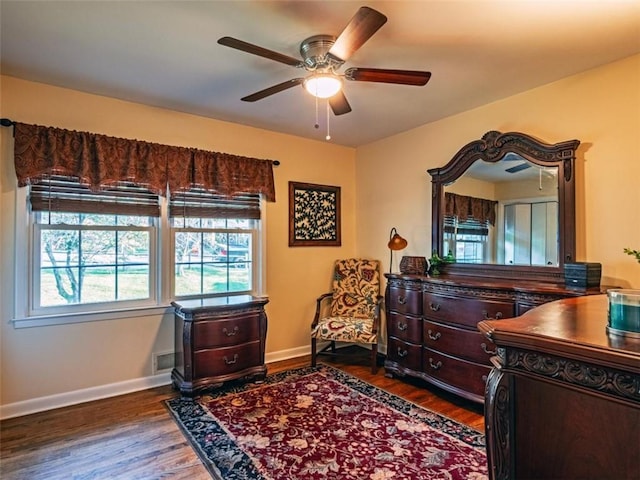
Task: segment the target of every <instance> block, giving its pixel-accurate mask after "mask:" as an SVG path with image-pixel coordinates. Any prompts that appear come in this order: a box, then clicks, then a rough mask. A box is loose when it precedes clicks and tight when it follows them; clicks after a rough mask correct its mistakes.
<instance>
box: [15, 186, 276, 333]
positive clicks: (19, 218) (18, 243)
mask: <svg viewBox="0 0 640 480" xmlns="http://www.w3.org/2000/svg"><path fill="white" fill-rule="evenodd" d="M15 200H16V201H15V206H16V207H15V229H14V232H15V264H14V265H15V271H14V279H15V282H14V285H15V287H14V288H15V289H14V315H13V319H12V320H11V322H12V323H13V326H14V327H15V328H29V327H38V326H51V325H66V324H72V323H82V322H92V321H103V320H118V319H134V318H137V317H147V316H150V315H165V314H166V315H173V307H172V306H171V301H172V300H173V297H172V292H173V281H174V280H173V277H174V274H173V269H174V258H175V256H174V252H173V245H172V243H173V241H172V231H171V230H172V229H171V228H170V223H169V218H168V200H167V199H166V198H165V197H160V211H161V214H160V217H159V218H158V219H157V222H156V227H155V230H156V234H155V235H151V236H150V243H152V244H154V245H153V247H154V249H155V253H151V255H150V263H151V265H150V275H152V276H153V281H152V285H151V289H150V297H151V298H152V299H153V300H151V299H149V300H143V301H123V302H119V301H118V302H109V303H108V304H107V303H100V304H93V303H92V304H84V305H72V306H64V307H60V308H58V307H46V309H47V311H46V312H45V311H44V310H39V309H34V308H33V305H34V304H33V298H34V290H35V283H34V281H35V279H34V278H33V274H32V273H31V272H32V271H33V269H34V264H37V265H39V262H38V258H37V257H38V255H39V254H35V251H34V247H35V244H34V238H33V235H34V234H35V233H34V232H33V231H34V230H35V228H36V226H35V222H34V221H33V217H32V213H31V212H30V211H29V210H30V209H29V206H28V188H27V187H24V188H17V189H16V197H15ZM260 210H261V219H260V220H259V221H257V226H256V228H255V230H254V235H253V238H252V247H253V252H252V253H253V260H252V264H253V268H252V275H253V278H252V281H253V290H252V292H250V293H251V294H252V295H255V296H263V295H265V292H266V271H267V257H266V248H265V245H266V231H267V228H266V226H267V212H266V211H267V209H266V202H265V200H264V199H263V198H261V200H260ZM242 233H247V230H242ZM150 248H151V246H150ZM36 262H38V263H36ZM152 271H153V274H152ZM245 293H246V292H245ZM239 294H240V292H232V293H229V294H228V295H239ZM219 295H222V294H218V296H219ZM206 296H211V295H206ZM201 297H202V298H203V297H205V296H197V297H195V298H201ZM125 302H126V303H127V304H126V305H125V304H124V303H125ZM98 305H99V306H100V307H101V308H99V309H98V308H92V307H96V306H98ZM71 307H75V308H71ZM102 307H105V308H102ZM66 309H68V310H66Z"/></svg>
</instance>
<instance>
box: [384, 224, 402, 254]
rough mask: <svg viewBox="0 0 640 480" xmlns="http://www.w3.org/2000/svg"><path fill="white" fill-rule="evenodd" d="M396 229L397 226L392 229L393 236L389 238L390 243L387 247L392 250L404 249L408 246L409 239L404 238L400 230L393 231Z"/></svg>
mask: <svg viewBox="0 0 640 480" xmlns="http://www.w3.org/2000/svg"><path fill="white" fill-rule="evenodd" d="M394 230H395V228H394V229H392V230H391V232H392V233H391V238H390V239H389V243H387V247H389V249H391V250H402V249H403V248H405V247H406V246H407V241H406V240H405V239H404V238H402V237H401V236H400V235H399V234H398V232H395V233H393V231H394Z"/></svg>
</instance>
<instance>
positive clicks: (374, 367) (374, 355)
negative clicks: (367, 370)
mask: <svg viewBox="0 0 640 480" xmlns="http://www.w3.org/2000/svg"><path fill="white" fill-rule="evenodd" d="M377 371H378V344H377V343H374V344H373V345H371V373H373V374H374V375H375V374H376V372H377Z"/></svg>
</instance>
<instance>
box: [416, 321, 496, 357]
mask: <svg viewBox="0 0 640 480" xmlns="http://www.w3.org/2000/svg"><path fill="white" fill-rule="evenodd" d="M422 328H423V332H424V338H423V343H424V346H425V347H428V348H430V349H433V350H437V351H439V352H442V353H446V354H449V355H453V356H455V357H461V358H463V359H465V360H470V361H472V362H476V363H481V364H486V365H489V364H490V358H491V356H492V355H495V353H496V352H495V349H496V346H495V345H494V344H493V343H492V342H490V341H489V340H488V339H487V338H486V337H485V336H484V335H482V334H481V333H480V332H474V331H471V330H465V329H462V328H456V327H452V326H450V325H443V324H439V323H434V322H430V321H428V320H425V321H424V325H423V327H422Z"/></svg>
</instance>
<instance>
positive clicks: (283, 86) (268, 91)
mask: <svg viewBox="0 0 640 480" xmlns="http://www.w3.org/2000/svg"><path fill="white" fill-rule="evenodd" d="M303 81H304V78H293V79H291V80H287V81H286V82H282V83H279V84H277V85H273V86H272V87H269V88H265V89H264V90H260V91H259V92H256V93H252V94H251V95H247V96H246V97H243V98H241V99H240V100H242V101H243V102H255V101H256V100H262V99H263V98H265V97H268V96H269V95H273V94H274V93H278V92H282V91H283V90H287V89H288V88H291V87H295V86H296V85H300V84H301V83H302V82H303Z"/></svg>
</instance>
